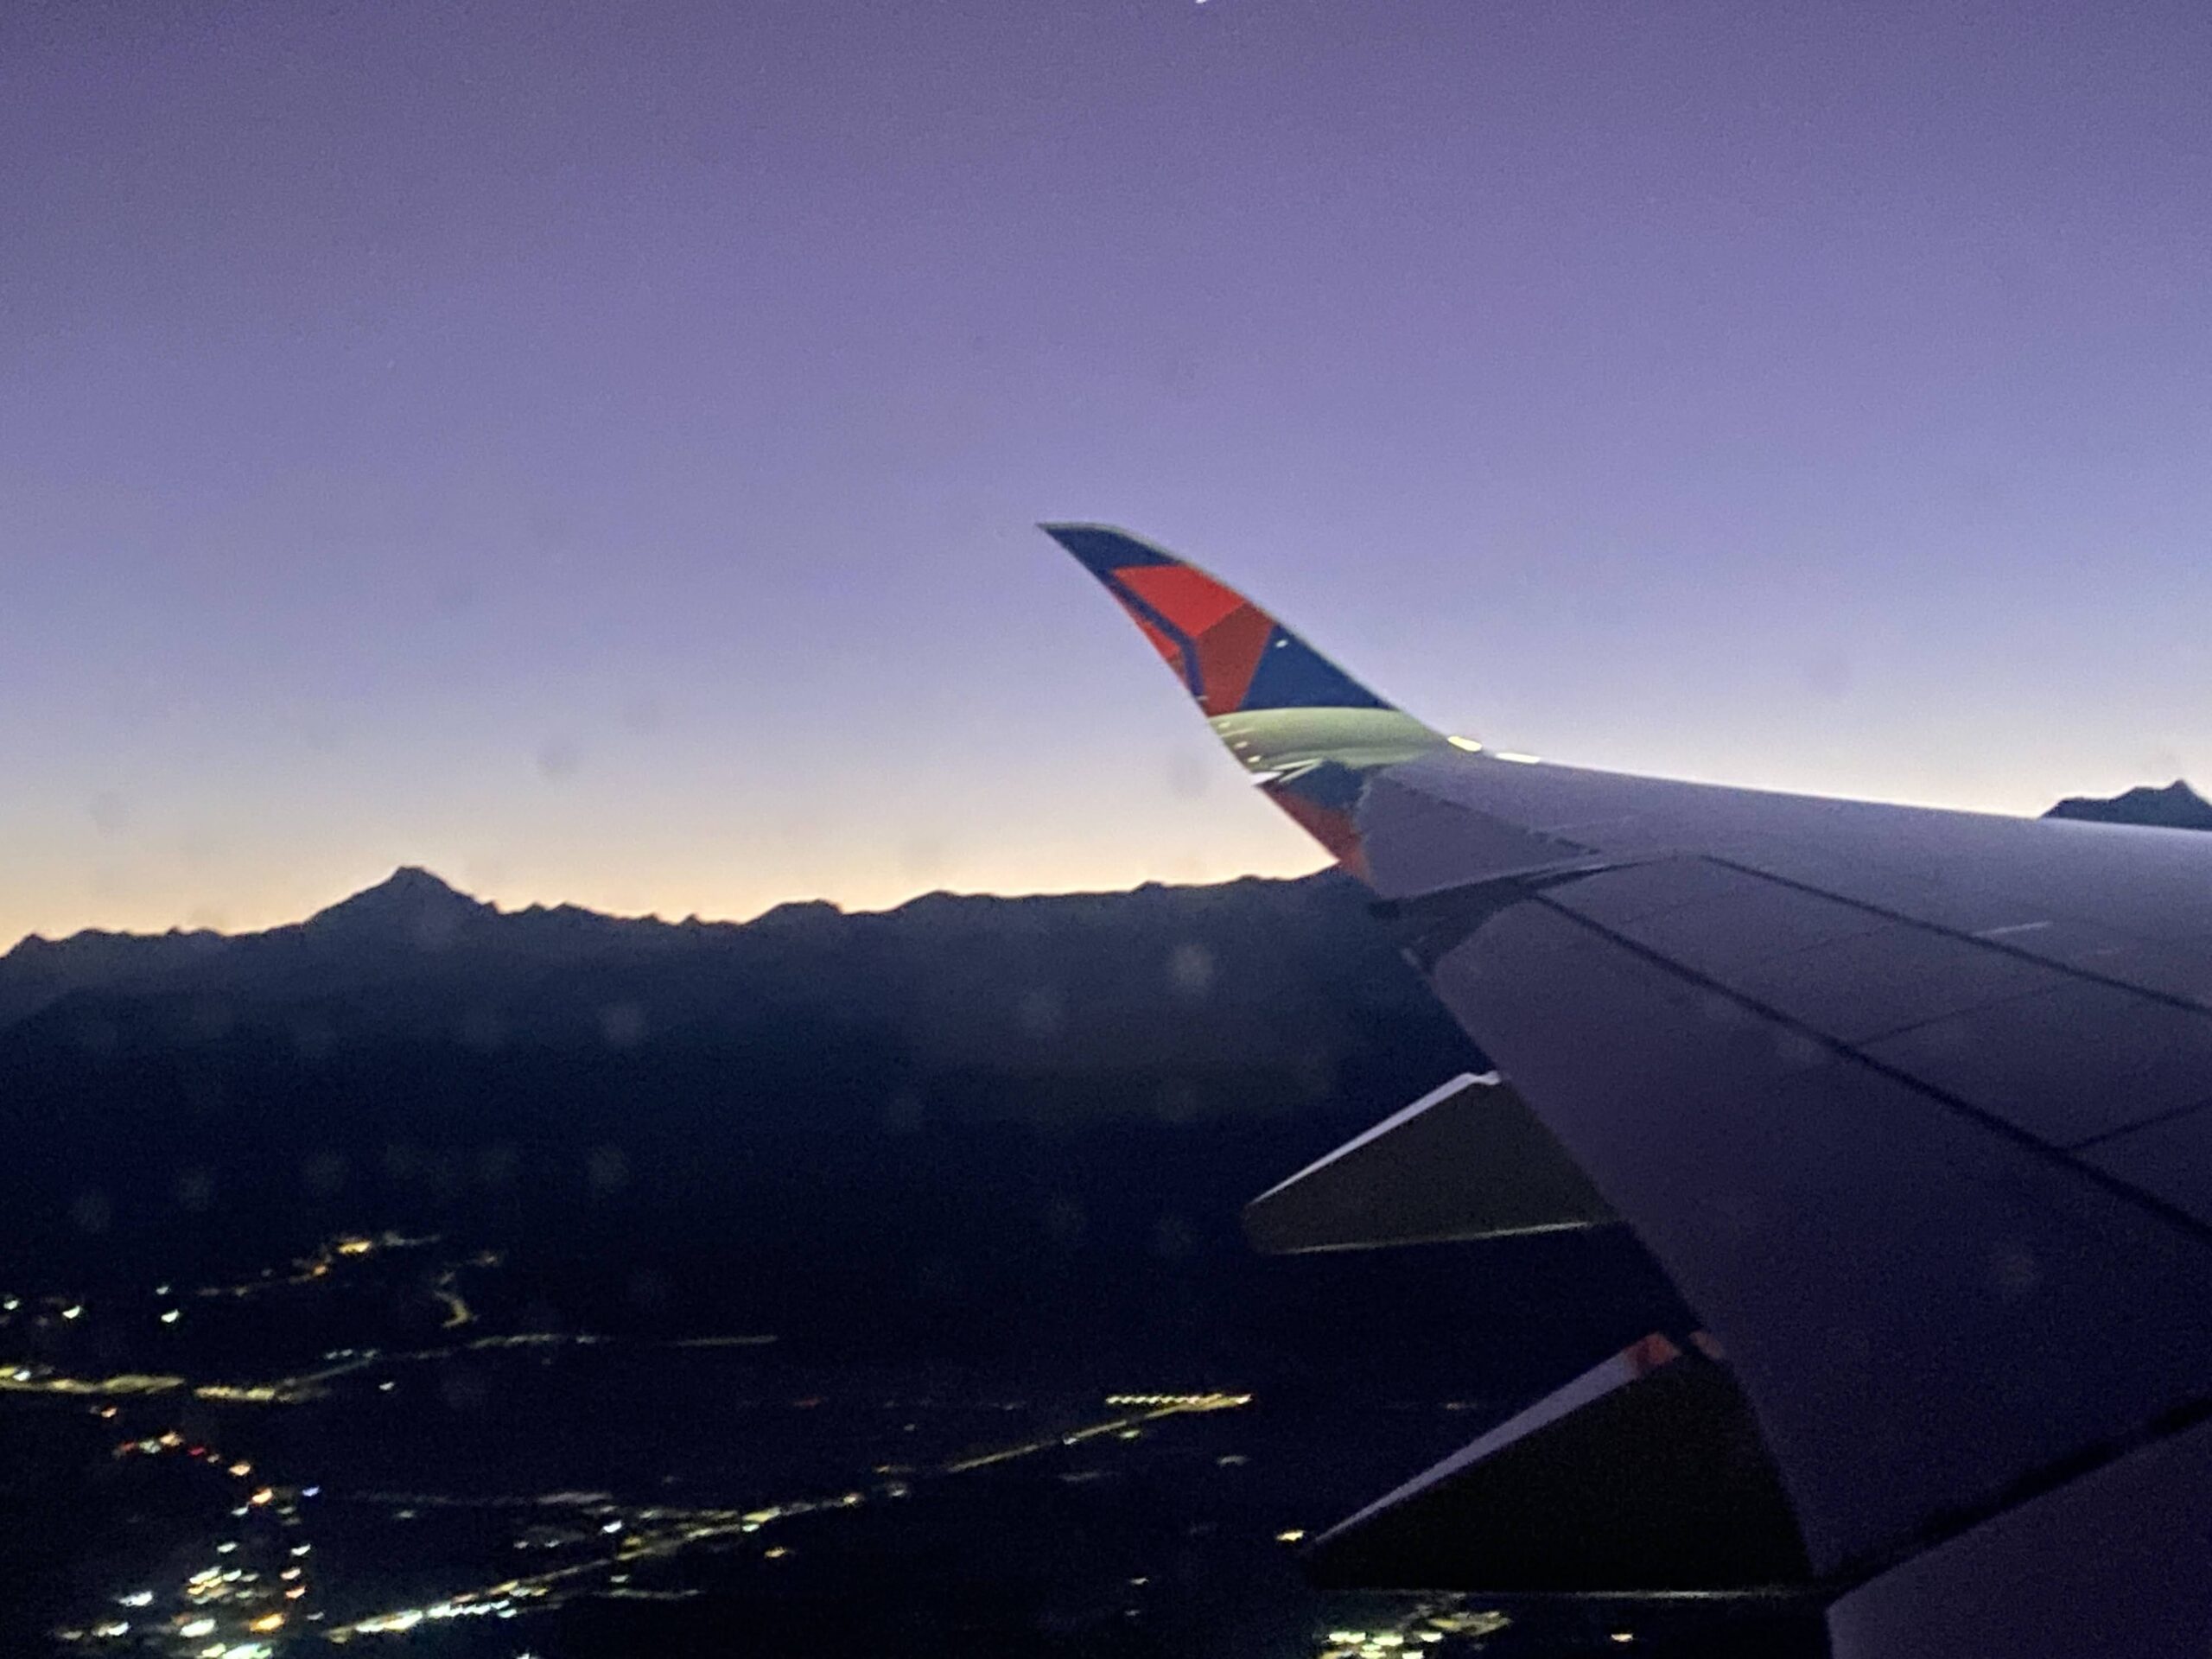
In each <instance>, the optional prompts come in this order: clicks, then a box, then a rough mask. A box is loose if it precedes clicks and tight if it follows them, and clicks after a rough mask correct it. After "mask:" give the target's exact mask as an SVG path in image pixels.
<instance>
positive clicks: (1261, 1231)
mask: <svg viewBox="0 0 2212 1659" xmlns="http://www.w3.org/2000/svg"><path fill="white" fill-rule="evenodd" d="M1615 1220H1618V1217H1616V1216H1614V1214H1613V1213H1612V1211H1611V1210H1609V1209H1607V1208H1606V1205H1605V1199H1603V1198H1600V1197H1599V1195H1598V1193H1597V1191H1596V1190H1595V1189H1594V1188H1593V1187H1592V1186H1591V1185H1590V1179H1589V1177H1587V1176H1586V1175H1585V1174H1583V1173H1582V1172H1581V1171H1580V1170H1579V1169H1577V1168H1576V1167H1575V1166H1574V1163H1573V1160H1572V1159H1570V1158H1568V1157H1567V1154H1566V1153H1565V1152H1564V1151H1562V1150H1561V1149H1560V1144H1559V1142H1558V1141H1556V1140H1554V1139H1553V1137H1552V1135H1551V1132H1550V1131H1549V1130H1548V1129H1547V1128H1544V1126H1543V1125H1542V1123H1541V1122H1538V1121H1537V1118H1536V1116H1535V1113H1533V1112H1531V1111H1530V1110H1529V1108H1528V1106H1527V1105H1526V1104H1525V1103H1523V1102H1522V1100H1521V1098H1520V1096H1517V1095H1516V1094H1515V1093H1514V1092H1513V1090H1512V1088H1511V1086H1510V1085H1509V1084H1503V1083H1502V1082H1500V1080H1499V1079H1498V1077H1497V1074H1496V1073H1495V1072H1492V1073H1491V1074H1489V1075H1488V1076H1486V1077H1477V1076H1475V1075H1473V1074H1472V1073H1462V1074H1461V1075H1460V1076H1459V1077H1454V1078H1452V1081H1451V1082H1449V1083H1446V1084H1443V1085H1442V1086H1441V1087H1440V1088H1438V1089H1435V1090H1431V1091H1430V1092H1429V1093H1428V1094H1427V1095H1424V1096H1422V1097H1421V1099H1419V1100H1417V1101H1415V1102H1414V1103H1413V1104H1412V1105H1410V1106H1408V1107H1405V1108H1404V1109H1402V1110H1400V1111H1397V1112H1395V1113H1393V1114H1392V1115H1391V1116H1389V1117H1388V1118H1386V1119H1384V1120H1383V1122H1381V1123H1378V1124H1376V1126H1375V1128H1371V1129H1370V1130H1368V1131H1367V1133H1366V1134H1364V1135H1360V1136H1359V1137H1357V1139H1356V1140H1353V1141H1348V1142H1346V1143H1345V1144H1344V1146H1341V1147H1338V1148H1337V1150H1336V1151H1334V1152H1332V1153H1331V1154H1329V1155H1328V1156H1327V1157H1325V1158H1323V1159H1321V1160H1319V1162H1317V1163H1314V1164H1311V1165H1309V1166H1307V1167H1306V1168H1305V1169H1302V1170H1300V1172H1299V1173H1297V1174H1295V1175H1294V1176H1292V1177H1291V1178H1290V1179H1287V1180H1286V1181H1283V1182H1281V1183H1280V1184H1278V1185H1275V1186H1274V1187H1271V1188H1269V1189H1268V1191H1267V1192H1263V1193H1262V1194H1261V1195H1260V1196H1259V1197H1258V1198H1255V1199H1253V1200H1252V1202H1251V1203H1250V1204H1249V1205H1246V1206H1245V1209H1244V1232H1245V1236H1246V1237H1248V1238H1249V1239H1250V1240H1251V1242H1252V1244H1253V1247H1254V1248H1255V1249H1259V1250H1262V1251H1266V1252H1268V1253H1269V1254H1274V1255H1283V1254H1294V1253H1297V1252H1300V1251H1306V1250H1344V1249H1366V1248H1369V1247H1370V1246H1376V1245H1385V1244H1433V1243H1444V1242H1446V1241H1449V1240H1471V1239H1484V1238H1501V1237H1507V1236H1513V1235H1516V1234H1522V1233H1544V1232H1559V1231H1563V1230H1572V1229H1578V1228H1584V1227H1597V1226H1603V1225H1605V1224H1608V1223H1610V1222H1612V1221H1615Z"/></svg>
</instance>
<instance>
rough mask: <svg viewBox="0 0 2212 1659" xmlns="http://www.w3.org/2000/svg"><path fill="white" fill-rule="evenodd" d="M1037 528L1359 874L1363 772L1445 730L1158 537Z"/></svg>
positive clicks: (1085, 527)
mask: <svg viewBox="0 0 2212 1659" xmlns="http://www.w3.org/2000/svg"><path fill="white" fill-rule="evenodd" d="M1039 528H1040V529H1041V530H1043V531H1044V532H1045V533H1046V535H1048V536H1050V537H1052V539H1053V540H1054V541H1056V542H1058V543H1059V544H1060V545H1061V546H1062V547H1064V548H1065V549H1066V550H1068V551H1069V552H1070V553H1071V554H1073V555H1074V556H1075V558H1076V561H1077V563H1080V564H1081V565H1082V566H1083V567H1084V569H1086V570H1088V571H1090V574H1091V575H1093V576H1095V577H1096V578H1097V579H1098V581H1099V582H1100V583H1101V584H1102V585H1103V586H1104V588H1106V591H1107V592H1108V593H1109V594H1112V595H1113V596H1114V598H1115V600H1116V601H1117V602H1118V603H1119V604H1120V605H1121V607H1122V609H1123V610H1124V611H1126V612H1127V613H1128V616H1129V620H1131V621H1133V622H1135V624H1136V625H1137V628H1138V630H1139V632H1141V633H1142V634H1143V635H1144V636H1145V638H1146V639H1148V640H1150V641H1151V642H1152V647H1153V649H1154V651H1156V652H1159V653H1160V658H1161V659H1162V660H1164V661H1165V662H1166V664H1167V666H1168V667H1169V669H1170V670H1172V671H1173V673H1174V674H1175V677H1176V678H1177V679H1178V680H1179V681H1180V682H1181V683H1182V684H1183V688H1184V690H1186V691H1188V692H1189V693H1190V696H1191V700H1192V702H1196V703H1197V704H1198V708H1199V709H1200V711H1201V712H1202V713H1204V714H1205V716H1206V718H1207V720H1208V721H1209V723H1210V724H1211V726H1212V727H1213V729H1214V733H1215V735H1217V737H1219V738H1220V739H1221V741H1222V742H1223V743H1224V744H1225V745H1226V746H1227V747H1228V748H1229V750H1230V753H1232V754H1234V755H1235V756H1236V759H1237V760H1239V761H1240V762H1242V763H1243V766H1244V768H1245V770H1246V771H1248V772H1250V773H1251V774H1252V775H1253V780H1254V781H1255V783H1258V784H1259V785H1262V787H1263V788H1265V789H1266V790H1267V791H1268V795H1269V796H1270V797H1271V798H1273V799H1274V802H1275V804H1277V805H1278V806H1280V807H1281V808H1282V810H1284V811H1285V812H1287V813H1288V814H1289V815H1290V817H1292V818H1294V819H1295V820H1296V821H1297V823H1299V824H1300V827H1302V828H1303V829H1305V830H1306V832H1307V833H1308V834H1309V835H1311V836H1313V838H1314V839H1315V840H1316V841H1318V842H1320V843H1321V844H1322V845H1323V846H1324V847H1325V848H1326V849H1328V850H1329V852H1330V854H1331V855H1332V856H1334V857H1335V858H1336V859H1337V860H1338V862H1340V863H1342V864H1344V866H1345V868H1348V869H1350V870H1351V871H1352V873H1353V874H1357V875H1361V876H1364V875H1365V874H1366V862H1365V860H1364V858H1363V855H1361V852H1360V848H1359V835H1358V829H1357V824H1356V823H1355V822H1354V810H1355V808H1356V807H1357V804H1358V799H1359V793H1360V791H1361V789H1362V788H1363V786H1364V784H1365V779H1366V774H1367V773H1368V772H1371V771H1374V770H1375V769H1376V768H1377V767H1379V766H1390V765H1395V763H1397V762H1399V761H1401V760H1411V759H1413V758H1414V756H1415V755H1419V754H1423V753H1427V752H1428V751H1429V750H1431V749H1433V748H1434V747H1437V746H1439V745H1440V744H1441V743H1442V742H1443V741H1445V740H1444V739H1443V737H1442V736H1441V735H1440V734H1438V733H1436V732H1434V731H1432V730H1431V729H1430V728H1427V726H1424V725H1423V724H1421V721H1418V720H1415V719H1414V717H1413V716H1412V715H1408V714H1407V713H1406V712H1405V711H1404V710H1402V709H1398V708H1395V707H1394V706H1393V705H1392V704H1390V703H1389V702H1384V701H1383V699H1382V698H1381V697H1379V696H1376V695H1375V693H1374V692H1372V691H1370V690H1368V689H1367V688H1366V687H1365V686H1363V685H1362V684H1361V683H1359V682H1358V681H1357V680H1355V679H1353V678H1352V677H1351V675H1349V674H1347V673H1345V672H1344V670H1342V669H1340V668H1338V666H1337V665H1336V664H1334V663H1332V662H1331V661H1330V660H1329V659H1328V658H1325V657H1324V656H1323V655H1321V653H1320V652H1318V651H1316V650H1314V649H1313V646H1311V645H1307V644H1306V641H1305V640H1303V639H1300V638H1299V637H1298V636H1297V635H1296V634H1294V633H1293V632H1291V631H1290V630H1289V629H1288V628H1286V627H1284V626H1282V624H1281V623H1280V622H1278V621H1276V620H1275V619H1274V617H1272V616H1270V615H1269V614H1268V613H1267V612H1265V611H1263V610H1262V609H1261V608H1260V607H1258V606H1256V605H1255V604H1254V603H1253V602H1252V601H1250V600H1249V599H1247V598H1245V597H1244V595H1243V594H1240V593H1238V592H1237V591H1236V589H1235V588H1230V586H1228V585H1227V584H1226V583H1224V582H1220V581H1218V580H1217V579H1216V578H1214V577H1213V576H1211V575H1207V574H1206V572H1205V571H1203V570H1201V569H1198V567H1197V566H1196V565H1194V564H1192V563H1189V562H1188V561H1186V560H1184V559H1179V558H1178V557H1176V556H1175V555H1173V553H1170V552H1168V551H1167V550H1166V549H1165V548H1161V547H1158V546H1155V545H1154V544H1153V543H1150V542H1147V541H1146V540H1144V539H1143V538H1142V537H1138V536H1133V535H1131V534H1130V533H1129V532H1128V531H1125V530H1118V529H1116V528H1115V527H1113V526H1112V525H1109V524H1043V525H1040V526H1039Z"/></svg>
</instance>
